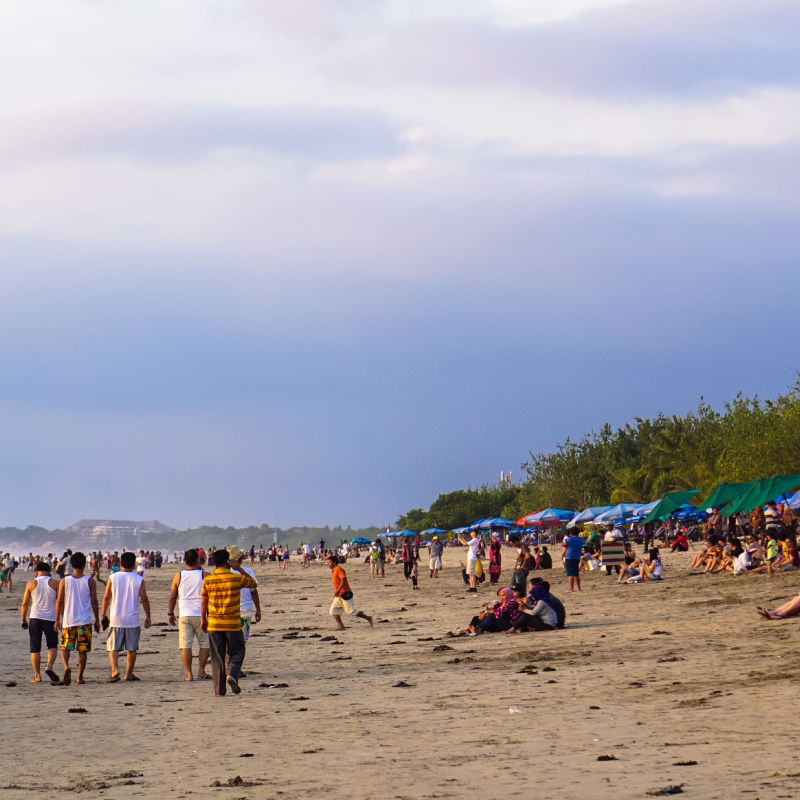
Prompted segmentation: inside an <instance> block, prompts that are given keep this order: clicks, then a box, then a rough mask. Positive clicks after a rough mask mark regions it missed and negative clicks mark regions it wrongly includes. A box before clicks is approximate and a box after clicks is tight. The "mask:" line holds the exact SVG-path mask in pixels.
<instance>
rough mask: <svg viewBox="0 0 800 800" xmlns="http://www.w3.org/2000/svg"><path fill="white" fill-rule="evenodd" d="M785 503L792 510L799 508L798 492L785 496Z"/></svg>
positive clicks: (799, 494)
mask: <svg viewBox="0 0 800 800" xmlns="http://www.w3.org/2000/svg"><path fill="white" fill-rule="evenodd" d="M786 505H788V506H789V508H791V509H793V510H794V511H798V510H800V492H797V493H796V494H793V495H792V496H791V497H789V498H787V500H786Z"/></svg>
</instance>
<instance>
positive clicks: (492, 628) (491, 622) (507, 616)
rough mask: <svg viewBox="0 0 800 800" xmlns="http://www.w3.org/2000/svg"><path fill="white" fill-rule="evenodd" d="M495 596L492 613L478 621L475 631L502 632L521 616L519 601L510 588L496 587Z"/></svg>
mask: <svg viewBox="0 0 800 800" xmlns="http://www.w3.org/2000/svg"><path fill="white" fill-rule="evenodd" d="M497 598H498V602H497V603H495V605H494V608H493V609H492V613H491V614H488V615H487V616H486V617H485V618H484V619H482V620H481V621H480V623H479V624H478V626H477V628H476V630H475V633H502V632H503V631H507V630H509V629H510V628H511V627H513V625H514V624H515V623H516V622H517V620H518V619H519V618H520V617H521V616H522V610H521V609H520V607H519V601H518V600H517V596H516V595H515V594H514V591H513V590H512V589H508V588H503V589H498V590H497Z"/></svg>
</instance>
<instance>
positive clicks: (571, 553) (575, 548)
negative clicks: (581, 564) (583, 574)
mask: <svg viewBox="0 0 800 800" xmlns="http://www.w3.org/2000/svg"><path fill="white" fill-rule="evenodd" d="M564 542H565V543H566V545H567V551H566V553H564V558H580V557H581V556H582V555H583V544H584V542H583V536H567V538H566V539H564Z"/></svg>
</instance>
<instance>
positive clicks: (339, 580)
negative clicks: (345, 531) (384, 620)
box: [328, 555, 373, 631]
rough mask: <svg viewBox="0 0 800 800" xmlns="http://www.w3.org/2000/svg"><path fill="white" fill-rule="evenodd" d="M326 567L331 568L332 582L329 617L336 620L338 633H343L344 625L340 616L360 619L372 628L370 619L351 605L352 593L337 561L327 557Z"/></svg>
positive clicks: (335, 558) (334, 558)
mask: <svg viewBox="0 0 800 800" xmlns="http://www.w3.org/2000/svg"><path fill="white" fill-rule="evenodd" d="M328 566H329V567H330V568H331V579H332V580H333V602H332V603H331V610H330V615H331V616H332V617H333V618H334V619H335V620H336V625H337V627H338V629H339V630H340V631H343V630H344V629H345V628H344V625H343V624H342V614H341V612H342V611H344V613H345V614H349V615H350V616H356V617H361V619H365V620H366V621H367V622H369V626H370V628H371V627H373V624H372V617H370V616H369V615H367V614H365V613H364V612H363V611H359V610H358V609H357V608H356V607H355V604H354V603H353V591H352V589H351V588H350V584H349V583H348V582H347V575H346V574H345V571H344V569H343V568H342V567H341V566H340V565H339V559H338V558H337V557H336V556H335V555H334V556H328Z"/></svg>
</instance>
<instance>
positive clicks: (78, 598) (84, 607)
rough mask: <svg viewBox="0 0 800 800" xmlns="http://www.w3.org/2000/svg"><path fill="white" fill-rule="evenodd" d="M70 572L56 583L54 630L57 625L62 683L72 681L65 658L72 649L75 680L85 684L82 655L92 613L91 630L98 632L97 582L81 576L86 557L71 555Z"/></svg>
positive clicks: (86, 646)
mask: <svg viewBox="0 0 800 800" xmlns="http://www.w3.org/2000/svg"><path fill="white" fill-rule="evenodd" d="M71 560H72V575H66V576H65V577H64V580H62V581H61V582H60V583H59V584H58V595H57V597H56V624H55V627H56V630H58V629H59V628H61V642H60V645H61V660H62V661H63V663H64V679H63V680H64V685H65V686H69V685H70V683H72V670H71V669H70V666H69V657H70V654H71V653H72V651H73V650H77V651H78V679H77V680H76V681H75V682H76V683H85V681H84V679H83V673H84V670H85V669H86V656H87V654H88V653H89V652H90V651H91V649H92V615H94V629H95V631H97V632H98V633H99V632H100V608H99V606H98V605H97V583H96V582H95V580H94V578H90V577H89V576H88V575H84V574H83V571H84V569H85V568H86V556H85V555H84V554H83V553H73V554H72V559H71Z"/></svg>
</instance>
